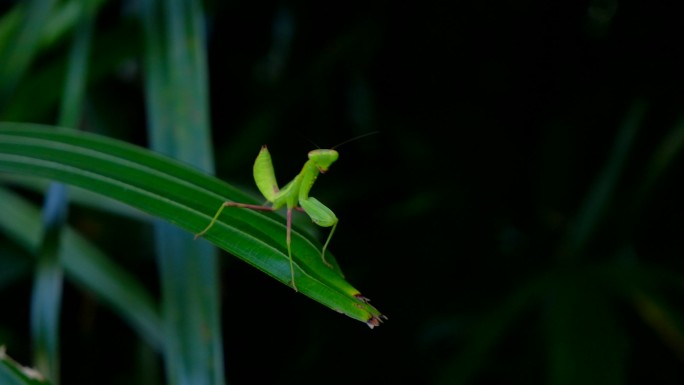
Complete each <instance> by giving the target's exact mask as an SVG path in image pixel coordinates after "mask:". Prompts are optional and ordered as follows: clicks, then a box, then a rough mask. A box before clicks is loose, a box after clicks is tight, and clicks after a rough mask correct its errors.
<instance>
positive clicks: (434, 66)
mask: <svg viewBox="0 0 684 385" xmlns="http://www.w3.org/2000/svg"><path fill="white" fill-rule="evenodd" d="M81 3H82V2H81V1H39V0H29V1H15V2H4V3H2V4H0V11H1V12H2V13H0V58H2V60H1V61H0V62H1V63H2V64H0V120H3V121H22V122H39V123H48V124H55V123H56V122H57V119H58V118H59V111H60V108H61V100H60V99H61V98H62V95H63V92H64V87H66V85H65V84H64V79H66V76H67V75H66V74H67V68H68V67H69V64H68V63H69V53H70V52H71V47H72V44H73V41H74V36H75V34H76V32H75V31H77V30H78V29H77V20H79V18H78V13H76V15H75V14H74V12H77V11H75V10H74V9H75V8H76V9H78V8H79V7H78V4H81ZM143 3H144V2H143ZM91 4H92V6H93V8H94V15H95V16H94V17H95V20H94V28H93V32H92V33H93V35H92V43H91V44H92V47H91V52H90V56H89V61H88V71H87V74H86V75H85V76H86V83H85V101H84V105H83V112H82V114H81V116H82V118H81V119H80V123H79V127H80V128H81V129H84V130H87V131H92V132H97V133H100V134H103V135H107V136H110V137H115V138H120V139H123V140H126V141H128V142H132V143H135V144H139V145H143V146H147V145H148V143H150V140H149V139H148V137H147V134H146V132H147V128H148V118H149V117H148V115H147V114H148V112H149V107H150V106H149V105H148V103H147V102H146V99H145V88H144V87H145V81H146V79H145V77H144V63H143V58H144V57H145V53H146V51H145V46H144V44H142V41H143V26H142V18H141V12H142V10H141V8H140V7H141V4H140V2H136V1H119V2H97V1H94V2H92V3H91ZM176 4H177V3H176V2H174V1H169V2H164V3H163V6H164V7H173V6H174V5H176ZM194 4H197V3H194ZM203 7H204V8H203V9H204V12H205V15H204V16H205V21H206V23H205V25H203V29H202V31H203V32H204V33H205V34H206V42H207V46H206V49H207V55H208V56H207V62H206V64H207V69H208V71H207V75H208V77H207V79H208V86H209V90H208V93H209V97H208V99H207V101H206V103H207V104H208V105H207V106H206V107H207V109H208V110H207V111H208V113H209V116H210V121H211V130H212V132H211V139H212V143H213V152H214V159H215V162H216V163H215V170H216V171H215V173H216V175H218V176H220V177H221V178H222V179H225V180H227V181H229V182H230V183H231V184H233V185H238V186H243V187H244V190H245V191H246V192H249V193H254V192H255V191H256V189H255V187H254V186H253V181H252V179H251V165H252V162H253V160H254V158H255V157H256V155H257V153H258V150H259V147H260V146H261V145H263V144H268V145H269V149H270V150H271V154H272V156H273V158H274V164H275V167H276V174H277V175H278V176H279V177H280V178H282V180H281V182H282V181H285V180H288V179H289V178H290V177H291V176H293V175H295V174H296V173H297V172H298V171H299V168H300V167H301V165H302V164H303V163H304V161H305V160H306V155H305V154H306V152H307V151H308V150H310V149H311V148H313V147H314V146H315V145H314V144H312V143H315V144H316V145H318V146H321V147H330V146H334V145H335V144H336V143H340V142H342V141H344V140H346V139H349V138H352V137H354V136H356V135H359V134H363V133H365V132H369V131H374V130H379V131H380V134H378V135H373V136H369V137H367V138H364V139H361V140H359V141H356V142H352V143H348V144H345V145H343V146H341V147H340V148H339V151H340V159H339V161H338V162H337V163H336V164H335V165H334V166H333V167H332V168H331V170H330V171H329V172H328V173H327V174H326V175H323V176H321V177H320V178H319V180H318V181H317V184H316V186H315V187H314V189H313V191H312V195H313V196H316V197H317V198H318V199H320V200H321V201H322V202H324V203H325V204H326V205H327V206H329V207H331V208H332V209H333V210H334V211H335V213H336V214H337V216H338V217H339V218H340V225H339V227H338V230H337V232H336V234H335V237H334V239H333V241H332V243H331V250H332V251H333V252H334V253H335V256H336V257H337V259H338V261H339V263H340V265H341V267H342V268H343V270H344V271H345V274H346V278H347V279H348V280H349V281H350V282H352V283H353V284H354V285H355V286H358V287H362V288H364V294H365V295H366V296H368V297H370V298H371V299H372V300H373V302H372V303H373V304H376V305H378V306H380V305H381V308H382V309H383V311H384V312H386V314H387V315H388V317H389V321H388V322H386V323H385V324H383V325H382V327H380V328H377V329H375V330H373V331H369V330H368V328H366V327H365V326H363V325H360V324H359V323H357V322H351V321H350V320H349V319H348V318H346V317H341V316H339V315H337V314H335V313H333V312H330V311H327V309H322V308H321V307H320V306H318V305H317V304H315V303H312V302H311V301H308V300H306V299H305V298H304V297H302V296H298V295H294V293H293V292H292V291H291V290H288V289H287V288H284V287H283V285H280V284H277V283H275V282H273V281H272V280H270V279H268V278H267V277H266V276H263V275H262V274H260V273H259V272H257V271H256V270H255V269H252V268H251V267H249V266H247V265H246V264H243V263H235V261H236V259H234V258H232V257H230V256H226V255H222V258H220V261H221V266H220V267H219V274H220V287H219V288H217V289H220V293H221V298H220V303H221V307H222V320H221V333H222V337H221V338H222V342H223V355H224V366H225V377H226V382H227V383H255V382H259V383H276V382H278V383H316V384H318V383H326V384H348V383H351V382H359V381H363V382H368V383H371V382H382V383H385V382H387V383H390V382H391V383H435V384H465V383H468V384H489V383H521V384H537V383H539V384H559V385H560V384H578V383H581V384H641V383H658V384H679V383H680V382H681V378H682V375H683V373H682V372H683V370H682V369H681V368H682V367H683V365H682V360H683V359H684V328H683V324H682V322H684V313H683V311H684V303H682V301H681V298H682V292H683V290H684V275H683V274H682V273H683V270H684V265H683V264H682V261H683V260H684V259H683V258H682V257H683V256H684V244H682V242H681V241H680V240H681V234H682V232H683V231H684V219H682V218H684V215H682V214H684V204H682V203H681V202H682V201H681V200H680V199H678V198H679V197H681V196H682V193H683V191H682V184H681V183H679V181H680V179H681V178H680V173H681V170H682V167H683V166H684V165H683V164H682V157H681V156H680V154H681V152H682V151H681V149H682V144H684V114H683V113H684V110H683V109H682V107H681V106H682V105H683V103H682V96H681V91H680V90H682V89H684V87H682V86H683V84H682V83H683V80H684V79H683V75H682V74H683V72H682V71H681V68H682V64H684V63H682V59H680V58H679V55H677V52H678V49H677V47H679V36H680V32H681V31H680V29H681V28H680V24H681V23H680V20H679V18H680V17H679V15H681V11H682V9H681V5H679V3H676V2H674V3H673V2H656V3H654V2H646V1H629V2H618V1H617V0H600V1H599V0H590V1H587V2H570V1H565V2H541V1H527V2H503V1H497V2H458V1H457V2H445V1H428V2H421V3H418V2H398V3H388V2H373V3H366V2H347V3H344V4H343V5H338V4H335V5H331V4H329V3H320V4H319V3H316V4H313V3H312V4H308V3H304V2H287V1H285V2H268V3H263V2H261V3H255V2H245V1H243V2H240V1H238V2H219V1H208V2H204V4H203ZM170 86H171V85H170ZM168 92H169V93H170V94H173V93H178V92H186V91H185V90H183V89H179V88H171V87H170V88H169V90H168ZM188 92H189V91H188ZM6 180H7V186H8V187H9V188H12V189H13V190H14V191H15V192H18V193H20V194H21V195H22V196H23V197H24V199H25V200H27V201H29V202H33V203H34V204H35V205H41V204H42V195H41V191H42V188H40V187H39V185H37V184H35V183H31V182H29V181H23V180H22V181H17V180H10V179H9V178H7V179H6ZM70 191H71V190H70ZM69 196H70V199H71V201H72V206H71V207H70V208H69V218H68V222H69V225H70V226H71V227H73V228H74V229H75V230H76V231H78V232H79V233H80V235H81V236H82V237H84V238H86V239H88V240H89V241H90V242H91V243H92V244H94V245H97V247H98V248H99V249H101V250H103V251H104V252H105V253H106V255H107V256H108V257H109V258H110V259H111V260H113V261H116V264H117V265H119V266H120V267H121V268H122V269H123V270H124V271H126V275H125V277H126V279H130V280H132V281H133V282H135V285H139V286H140V287H142V288H144V289H145V290H143V291H141V292H143V293H147V292H149V293H152V295H153V296H154V298H155V299H156V300H159V298H160V297H161V294H160V292H161V289H160V283H159V274H158V272H157V263H156V260H155V250H154V234H153V230H152V227H151V226H150V224H149V222H148V221H144V220H142V221H141V220H140V217H139V216H134V215H130V212H129V211H126V209H125V208H117V206H116V205H111V204H110V203H109V202H105V201H101V200H92V199H86V198H83V199H81V198H80V197H79V193H78V192H74V194H70V195H69ZM256 196H258V194H256V193H255V197H256ZM16 220H20V218H19V219H16ZM297 220H298V221H301V223H302V224H303V225H306V222H307V219H306V218H305V217H304V218H303V217H298V218H297ZM310 230H311V232H312V233H313V234H314V235H317V236H319V237H320V236H324V235H325V234H326V233H325V231H323V232H320V229H318V228H315V227H311V228H310ZM36 233H37V232H36ZM31 234H33V232H31ZM18 239H20V237H19V236H18V235H16V234H11V233H5V232H2V233H0V300H1V301H2V303H3V305H4V306H3V311H2V317H0V345H5V346H6V347H7V351H8V352H9V353H10V355H11V356H12V357H13V358H15V359H16V360H17V361H18V362H22V363H27V362H31V360H32V358H31V355H32V353H33V351H32V349H33V347H32V345H31V344H32V341H31V337H30V321H29V319H30V315H29V314H30V298H31V291H32V286H33V283H32V282H33V276H34V271H35V268H36V259H35V258H34V256H35V250H32V251H30V250H28V249H27V248H26V247H24V245H23V242H22V241H20V240H18ZM117 276H120V275H117ZM178 279H182V277H179V278H178ZM136 288H137V286H136ZM146 300H147V298H143V299H141V301H146ZM62 301H63V303H62V309H61V317H62V318H61V325H60V333H61V335H60V340H61V341H62V343H61V347H60V351H61V360H60V361H61V368H60V372H61V377H62V383H64V384H80V383H84V384H85V383H88V384H90V383H101V384H118V383H127V384H143V383H144V384H157V383H158V384H161V383H173V380H172V379H168V378H165V374H162V373H164V372H163V369H162V368H163V362H162V361H163V360H162V359H161V354H160V352H159V350H158V347H157V346H154V345H153V344H152V343H151V342H150V341H149V340H150V339H149V338H145V336H144V335H142V333H141V332H140V330H142V329H140V328H136V327H135V326H133V327H132V324H131V323H130V321H128V319H129V317H130V316H129V314H124V313H123V312H122V311H120V310H117V308H116V307H110V306H108V305H107V303H106V301H102V300H101V299H100V297H99V296H98V295H96V294H94V293H92V292H90V291H89V290H88V289H87V287H85V286H83V285H81V284H75V283H74V282H71V281H70V280H69V279H66V280H65V282H64V287H63V295H62ZM111 360H116V365H115V366H113V365H112V363H111ZM103 374H105V375H104V376H103Z"/></svg>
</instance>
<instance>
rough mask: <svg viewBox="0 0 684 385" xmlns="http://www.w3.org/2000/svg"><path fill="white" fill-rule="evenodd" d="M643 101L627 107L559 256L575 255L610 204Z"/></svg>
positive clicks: (644, 108) (562, 244) (639, 122)
mask: <svg viewBox="0 0 684 385" xmlns="http://www.w3.org/2000/svg"><path fill="white" fill-rule="evenodd" d="M645 111H646V105H645V103H644V102H643V101H637V102H635V103H634V105H633V106H632V108H631V109H630V110H629V112H628V114H627V116H626V117H625V121H624V122H623V124H622V127H621V128H620V130H619V132H618V135H617V139H616V140H615V143H614V145H613V149H612V151H611V153H610V156H609V158H608V160H607V162H606V164H605V165H604V167H603V168H602V169H601V172H600V173H599V174H598V175H597V176H596V180H595V181H594V183H593V185H592V187H591V189H590V190H589V194H588V195H587V196H586V198H585V200H584V202H582V206H581V207H580V210H579V212H578V214H577V217H576V218H575V220H574V222H573V224H572V225H571V227H570V228H569V229H568V232H567V234H566V237H565V239H564V241H563V242H561V247H560V249H559V254H560V256H561V258H570V259H573V258H577V257H578V255H579V253H580V250H581V249H582V248H583V247H584V246H585V244H586V243H587V242H588V240H589V238H590V237H591V235H592V233H593V232H594V229H595V228H596V226H597V225H598V224H599V222H600V220H601V218H602V216H603V214H604V213H605V212H606V210H605V209H606V207H608V206H609V201H610V198H611V197H612V195H613V192H614V190H615V186H616V185H617V182H618V179H619V178H620V175H621V172H622V170H623V167H624V164H625V161H626V159H627V155H628V153H629V150H630V148H631V146H632V143H633V142H634V138H635V137H636V133H637V130H638V128H639V126H640V124H641V122H642V120H643V117H644V113H645Z"/></svg>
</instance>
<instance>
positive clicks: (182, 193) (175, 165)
mask: <svg viewBox="0 0 684 385" xmlns="http://www.w3.org/2000/svg"><path fill="white" fill-rule="evenodd" d="M0 171H3V172H10V173H20V174H26V175H33V176H39V177H44V178H50V179H55V180H58V181H61V182H64V183H68V184H73V185H76V186H79V187H82V188H85V189H88V190H91V191H94V192H97V193H100V194H103V195H106V196H109V197H111V198H114V199H117V200H119V201H122V202H124V203H127V204H129V205H131V206H133V207H137V208H139V209H141V210H143V211H145V212H148V213H150V214H152V215H154V216H157V217H159V218H162V219H164V220H166V221H167V222H170V223H172V224H175V225H176V226H178V227H180V228H182V229H185V230H187V231H189V232H191V233H197V232H199V231H200V230H202V229H203V228H204V227H205V226H206V225H207V223H208V222H209V220H210V219H211V217H212V215H213V213H214V212H215V211H216V208H218V207H219V206H220V205H221V203H222V202H223V201H225V200H226V199H230V200H235V201H240V202H246V203H257V202H254V201H253V200H252V199H250V198H249V196H247V195H246V194H244V193H242V192H240V191H239V190H237V189H235V188H233V187H231V186H230V185H228V184H226V183H224V182H222V181H220V180H218V179H216V178H213V177H210V176H208V175H205V174H203V173H201V172H199V171H197V170H195V169H193V168H191V167H189V166H186V165H184V164H182V163H180V162H177V161H174V160H172V159H169V158H167V157H164V156H161V155H158V154H155V153H152V152H151V151H148V150H145V149H143V148H139V147H136V146H133V145H130V144H127V143H124V142H120V141H117V140H113V139H109V138H105V137H101V136H97V135H93V134H84V133H78V132H74V131H72V130H64V129H56V128H54V127H46V126H40V125H32V124H22V123H0ZM292 237H293V238H292V252H293V259H294V262H295V279H296V281H297V287H298V289H299V291H300V292H301V293H302V294H304V295H306V296H308V297H310V298H312V299H314V300H316V301H318V302H319V303H321V304H323V305H325V306H327V307H329V308H331V309H334V310H336V311H338V312H340V313H343V314H346V315H347V316H349V317H351V318H354V319H356V320H359V321H362V322H365V323H367V324H368V325H369V326H371V327H374V326H377V325H379V323H380V322H381V320H382V319H383V318H384V317H383V316H382V315H381V313H380V312H379V311H378V310H377V309H375V308H374V307H373V306H371V305H370V304H369V303H368V302H367V300H366V299H365V298H364V297H363V296H362V295H361V293H360V292H359V291H358V290H357V289H356V288H354V287H353V286H352V285H351V284H349V283H348V282H347V281H346V280H345V279H344V278H343V276H342V274H341V272H340V270H339V268H335V269H330V268H328V267H327V266H326V265H325V264H324V263H323V261H322V260H321V258H320V243H318V242H315V241H312V240H311V239H309V238H307V237H306V236H304V235H303V234H302V233H301V232H299V231H297V230H296V229H295V231H293V234H292ZM205 238H206V239H207V240H209V241H211V242H212V243H214V244H215V245H217V246H218V247H220V248H222V249H224V250H226V251H228V252H229V253H231V254H233V255H235V256H237V257H238V258H240V259H242V260H243V261H245V262H247V263H249V264H251V265H252V266H254V267H256V268H258V269H259V270H261V271H263V272H264V273H266V274H268V275H269V276H271V277H273V278H275V279H277V280H278V281H280V282H282V283H284V284H286V285H287V286H288V287H289V286H290V285H289V280H290V264H289V261H288V257H287V246H286V244H285V224H284V223H283V221H282V220H281V219H280V218H279V217H278V216H277V215H274V214H272V213H260V212H254V211H251V210H239V209H236V210H225V213H224V214H223V215H222V216H221V219H220V220H219V221H218V222H217V224H216V225H215V226H214V228H212V230H211V231H209V232H208V233H207V234H206V236H205ZM329 260H330V261H332V262H333V263H335V260H334V257H333V256H332V255H330V256H329ZM335 265H336V266H337V264H336V263H335Z"/></svg>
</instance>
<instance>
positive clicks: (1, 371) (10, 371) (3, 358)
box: [0, 346, 50, 385]
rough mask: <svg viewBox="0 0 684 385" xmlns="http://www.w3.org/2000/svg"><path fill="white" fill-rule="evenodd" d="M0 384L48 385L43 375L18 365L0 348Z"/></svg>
mask: <svg viewBox="0 0 684 385" xmlns="http://www.w3.org/2000/svg"><path fill="white" fill-rule="evenodd" d="M0 384H2V385H49V384H50V383H49V382H48V381H46V380H45V379H44V378H43V375H42V374H41V373H40V372H38V371H37V370H34V369H32V368H28V367H25V366H22V365H20V364H19V363H17V362H16V361H14V360H13V359H12V358H11V357H10V356H8V355H7V353H6V352H5V347H4V346H0Z"/></svg>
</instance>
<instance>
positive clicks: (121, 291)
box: [0, 188, 165, 384]
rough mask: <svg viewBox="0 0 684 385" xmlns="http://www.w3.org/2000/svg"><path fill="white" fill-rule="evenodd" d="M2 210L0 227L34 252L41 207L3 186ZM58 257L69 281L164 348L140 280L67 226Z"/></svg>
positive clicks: (153, 310) (152, 306) (154, 311)
mask: <svg viewBox="0 0 684 385" xmlns="http://www.w3.org/2000/svg"><path fill="white" fill-rule="evenodd" d="M0 212H2V215H0V230H1V231H2V232H4V233H5V234H6V235H7V236H8V237H9V238H11V239H13V240H14V241H15V242H16V243H17V244H19V245H20V246H21V247H23V248H24V249H26V250H27V251H28V252H30V253H35V252H36V250H38V248H39V247H40V246H39V245H40V242H41V232H42V227H41V218H40V212H39V210H38V208H36V207H35V206H33V205H31V204H30V203H28V202H27V201H26V200H24V199H22V198H20V197H19V196H18V195H17V194H14V193H12V192H10V191H8V190H6V189H3V188H0ZM3 257H5V255H3ZM59 259H60V262H61V263H62V266H63V268H64V272H65V274H66V277H67V279H68V280H69V281H71V282H73V283H75V284H76V285H77V286H80V287H82V288H83V289H84V290H86V291H88V292H90V293H93V294H94V295H95V296H96V297H97V298H99V299H100V300H101V301H102V302H103V303H105V304H107V305H108V306H110V307H111V308H112V309H113V311H114V313H116V314H118V315H119V316H120V317H121V318H123V319H124V320H126V321H127V322H128V323H129V325H130V326H131V328H132V329H134V330H136V331H137V332H138V334H139V335H140V337H141V338H142V339H143V340H144V341H145V342H147V343H148V344H149V345H150V346H152V347H153V348H154V349H156V350H157V351H159V350H161V348H162V346H163V344H164V340H165V338H164V335H163V333H162V330H163V329H162V327H161V320H160V318H159V315H158V312H157V309H156V306H155V303H154V300H153V299H152V295H151V294H150V293H149V292H147V291H146V290H145V288H144V287H143V285H141V284H140V282H139V281H137V280H136V279H135V278H134V277H133V276H131V275H129V274H128V273H127V272H126V271H124V270H123V269H121V267H119V266H117V265H116V264H114V263H113V262H112V261H111V260H110V259H108V258H107V257H106V256H105V255H103V254H102V252H100V251H99V250H98V249H97V248H95V247H94V246H93V245H92V244H90V243H88V242H87V241H86V240H85V239H83V238H82V237H81V236H79V235H78V233H76V232H75V231H74V230H73V229H71V228H70V227H68V226H67V227H65V229H64V231H63V235H62V242H61V247H60V256H59ZM27 268H28V267H27ZM1 383H2V382H0V384H1Z"/></svg>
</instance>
